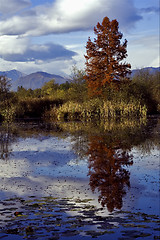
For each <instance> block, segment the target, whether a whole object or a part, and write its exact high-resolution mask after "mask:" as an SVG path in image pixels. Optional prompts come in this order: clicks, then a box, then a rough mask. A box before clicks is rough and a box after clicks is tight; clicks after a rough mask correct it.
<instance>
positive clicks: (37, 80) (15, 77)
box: [0, 67, 160, 91]
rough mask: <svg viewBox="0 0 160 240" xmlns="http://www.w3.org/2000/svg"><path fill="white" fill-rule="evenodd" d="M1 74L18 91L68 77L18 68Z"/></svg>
mask: <svg viewBox="0 0 160 240" xmlns="http://www.w3.org/2000/svg"><path fill="white" fill-rule="evenodd" d="M140 70H141V69H135V70H132V74H131V77H133V76H134V75H135V74H136V73H137V72H138V71H140ZM142 70H148V71H149V72H150V73H154V72H156V71H160V67H158V68H153V67H148V68H143V69H142ZM0 76H6V77H7V78H9V79H10V80H11V84H12V87H11V90H13V91H17V88H18V86H22V87H24V88H26V89H29V88H31V89H36V88H41V87H42V86H43V85H44V83H46V82H49V81H50V80H51V79H54V80H55V83H58V84H62V83H65V82H66V81H67V80H68V79H67V78H63V77H61V76H60V75H55V74H49V73H46V72H36V73H31V74H29V75H25V74H24V73H22V72H19V71H17V70H11V71H4V72H2V71H0Z"/></svg>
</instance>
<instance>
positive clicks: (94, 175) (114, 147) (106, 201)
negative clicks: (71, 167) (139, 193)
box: [88, 136, 133, 212]
mask: <svg viewBox="0 0 160 240" xmlns="http://www.w3.org/2000/svg"><path fill="white" fill-rule="evenodd" d="M120 145H121V144H120V143H119V142H113V143H110V144H108V143H107V142H106V139H105V137H98V136H96V137H90V144H89V151H88V154H89V174H88V175H89V176H90V187H91V189H92V191H93V192H94V191H95V190H96V188H97V189H98V192H99V202H100V203H101V204H102V206H107V208H108V210H109V211H111V212H112V211H113V210H114V208H117V209H121V207H122V198H123V196H124V195H125V193H126V191H125V186H128V187H129V186H130V174H129V171H127V170H126V169H125V168H124V167H125V166H127V165H132V164H133V161H132V155H129V154H128V152H126V151H125V150H122V149H121V148H120Z"/></svg>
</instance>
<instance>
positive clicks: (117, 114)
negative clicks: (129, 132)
mask: <svg viewBox="0 0 160 240" xmlns="http://www.w3.org/2000/svg"><path fill="white" fill-rule="evenodd" d="M146 115H147V108H146V106H145V105H144V106H142V105H141V104H140V102H138V101H137V102H136V101H130V102H129V103H125V102H122V101H119V102H117V101H115V102H114V101H112V102H111V101H102V100H100V99H91V100H89V101H87V102H84V103H77V102H71V101H69V102H67V103H65V104H63V105H62V106H61V107H59V108H57V109H52V111H51V117H54V118H56V119H57V120H63V119H65V120H82V121H91V120H108V119H116V118H128V117H143V118H144V117H146Z"/></svg>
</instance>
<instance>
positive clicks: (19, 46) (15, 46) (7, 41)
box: [0, 36, 29, 56]
mask: <svg viewBox="0 0 160 240" xmlns="http://www.w3.org/2000/svg"><path fill="white" fill-rule="evenodd" d="M28 44H29V40H28V39H27V38H20V37H18V36H1V37H0V56H2V55H7V54H23V53H24V52H25V51H26V49H27V46H28Z"/></svg>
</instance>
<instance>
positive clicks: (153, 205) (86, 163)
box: [0, 115, 160, 240]
mask: <svg viewBox="0 0 160 240" xmlns="http://www.w3.org/2000/svg"><path fill="white" fill-rule="evenodd" d="M159 133H160V117H159V116H158V115H156V116H148V118H147V119H145V120H144V119H142V120H141V119H140V120H135V119H130V120H129V119H125V120H123V121H118V120H117V121H116V120H115V121H113V120H112V121H110V122H94V123H91V122H87V123H86V122H80V121H79V122H74V121H72V122H70V121H68V122H58V123H55V122H54V123H51V122H42V121H40V120H36V121H35V120H32V121H31V120H30V121H27V120H25V121H24V120H23V121H18V122H14V123H11V124H1V125H0V182H1V184H0V239H5V240H9V239H16V240H19V239H62V240H63V239H76V240H79V239H93V238H97V239H102V240H103V239H111V240H112V239H114V240H115V239H119V240H120V239H148V240H149V239H160V236H159V230H160V226H159V224H160V222H159V210H160V209H159V207H160V206H159V200H160V199H159V163H160V156H159V149H160V143H159Z"/></svg>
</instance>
